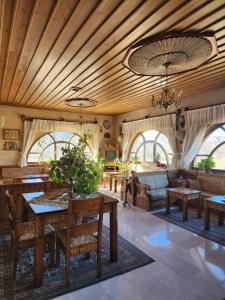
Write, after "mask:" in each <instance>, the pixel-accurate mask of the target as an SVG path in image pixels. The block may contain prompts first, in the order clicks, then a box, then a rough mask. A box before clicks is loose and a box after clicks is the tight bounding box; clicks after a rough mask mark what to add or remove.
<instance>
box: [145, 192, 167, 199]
mask: <svg viewBox="0 0 225 300" xmlns="http://www.w3.org/2000/svg"><path fill="white" fill-rule="evenodd" d="M146 193H147V195H149V196H150V197H151V199H152V200H153V201H154V200H162V199H166V189H152V190H147V191H146Z"/></svg>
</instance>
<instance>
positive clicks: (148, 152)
mask: <svg viewBox="0 0 225 300" xmlns="http://www.w3.org/2000/svg"><path fill="white" fill-rule="evenodd" d="M153 155H154V143H147V144H145V160H146V161H153V160H154V159H153Z"/></svg>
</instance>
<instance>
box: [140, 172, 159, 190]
mask: <svg viewBox="0 0 225 300" xmlns="http://www.w3.org/2000/svg"><path fill="white" fill-rule="evenodd" d="M138 179H139V182H140V183H142V184H148V185H150V187H151V188H152V189H155V188H156V182H155V176H153V175H144V176H138Z"/></svg>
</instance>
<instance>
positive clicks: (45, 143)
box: [37, 134, 54, 149]
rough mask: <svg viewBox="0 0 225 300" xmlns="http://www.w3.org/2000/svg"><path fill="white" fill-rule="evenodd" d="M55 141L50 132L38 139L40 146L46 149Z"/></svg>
mask: <svg viewBox="0 0 225 300" xmlns="http://www.w3.org/2000/svg"><path fill="white" fill-rule="evenodd" d="M53 142H54V140H53V138H52V137H51V136H50V135H49V134H46V135H44V136H43V137H42V138H40V139H39V140H38V141H37V144H38V145H39V147H40V148H42V149H44V148H46V147H47V146H48V145H49V144H52V143H53Z"/></svg>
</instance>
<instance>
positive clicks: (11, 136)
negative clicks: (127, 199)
mask: <svg viewBox="0 0 225 300" xmlns="http://www.w3.org/2000/svg"><path fill="white" fill-rule="evenodd" d="M3 138H4V139H5V140H19V139H20V130H19V129H4V131H3Z"/></svg>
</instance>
